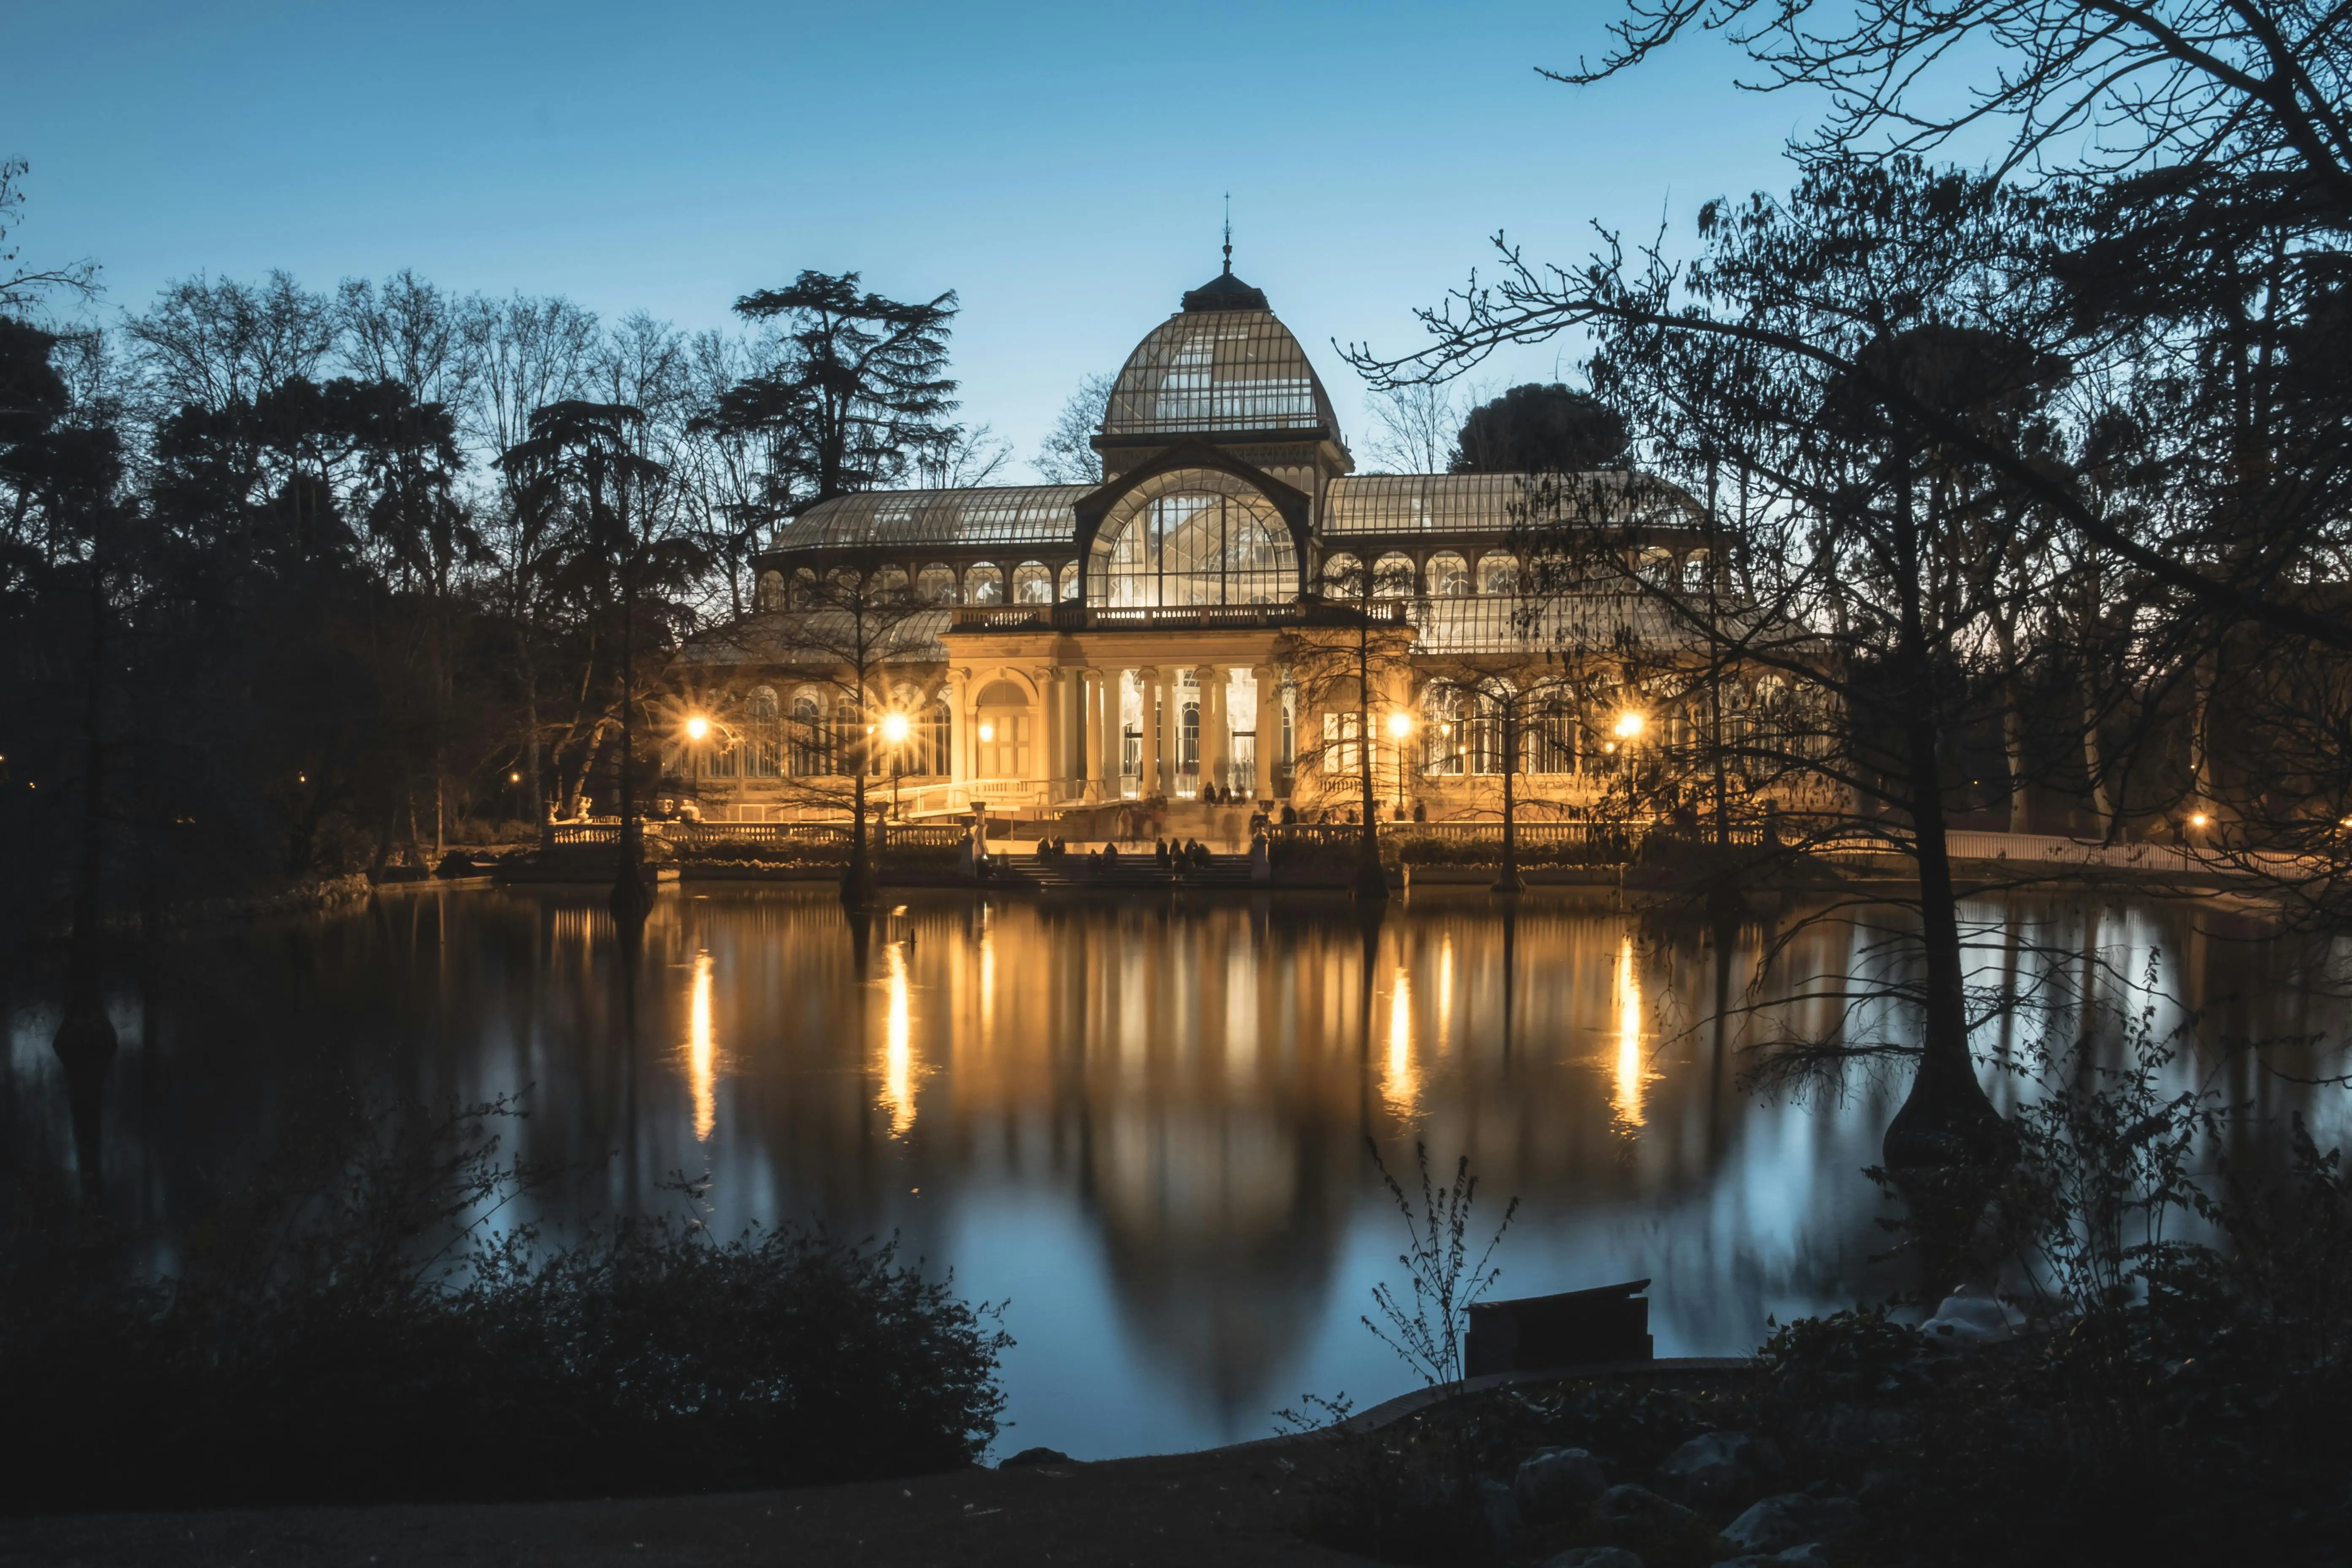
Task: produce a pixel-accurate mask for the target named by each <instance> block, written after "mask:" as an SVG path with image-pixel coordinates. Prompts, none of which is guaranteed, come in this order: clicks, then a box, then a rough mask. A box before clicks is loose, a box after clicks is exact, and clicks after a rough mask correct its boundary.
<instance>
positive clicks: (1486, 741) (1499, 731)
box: [1467, 687, 1514, 777]
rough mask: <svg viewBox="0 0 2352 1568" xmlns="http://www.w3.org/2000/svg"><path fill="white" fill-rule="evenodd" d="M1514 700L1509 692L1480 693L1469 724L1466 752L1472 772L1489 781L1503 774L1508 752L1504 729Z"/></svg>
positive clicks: (1506, 733)
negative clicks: (1475, 709)
mask: <svg viewBox="0 0 2352 1568" xmlns="http://www.w3.org/2000/svg"><path fill="white" fill-rule="evenodd" d="M1512 700H1514V694H1513V693H1511V692H1508V691H1497V690H1495V689H1492V688H1489V687H1481V688H1480V689H1479V690H1478V702H1477V713H1476V716H1475V718H1473V719H1472V720H1471V721H1470V724H1469V730H1470V736H1469V745H1468V748H1467V750H1468V751H1469V753H1470V768H1471V771H1472V772H1474V773H1481V774H1485V775H1486V776H1488V777H1493V776H1496V775H1497V774H1499V773H1502V771H1503V763H1504V761H1505V753H1506V752H1507V751H1508V750H1509V747H1510V741H1511V736H1510V732H1509V731H1508V729H1507V727H1506V720H1507V711H1506V710H1507V707H1508V705H1509V704H1510V703H1511V701H1512Z"/></svg>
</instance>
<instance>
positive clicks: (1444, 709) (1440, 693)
mask: <svg viewBox="0 0 2352 1568" xmlns="http://www.w3.org/2000/svg"><path fill="white" fill-rule="evenodd" d="M1462 708H1463V702H1462V689H1461V688H1460V687H1458V686H1453V685H1449V684H1448V683H1446V682H1444V681H1442V680H1441V681H1438V682H1436V683H1435V684H1433V685H1432V686H1431V687H1430V688H1429V689H1428V690H1426V691H1424V692H1423V693H1422V694H1421V755H1422V762H1421V768H1422V772H1423V773H1429V774H1431V775H1433V776H1434V777H1438V778H1450V777H1453V776H1454V775H1456V774H1458V773H1461V772H1462V752H1463V739H1464V737H1463V733H1462Z"/></svg>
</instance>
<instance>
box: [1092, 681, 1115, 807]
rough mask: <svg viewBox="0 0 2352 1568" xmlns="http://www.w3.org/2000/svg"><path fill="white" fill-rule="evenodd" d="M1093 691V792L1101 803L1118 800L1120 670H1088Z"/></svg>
mask: <svg viewBox="0 0 2352 1568" xmlns="http://www.w3.org/2000/svg"><path fill="white" fill-rule="evenodd" d="M1087 681H1088V683H1089V684H1090V686H1091V687H1092V689H1093V696H1094V709H1093V713H1092V717H1093V720H1094V734H1093V737H1092V739H1093V741H1094V752H1095V763H1094V769H1093V773H1094V786H1095V787H1094V793H1095V796H1096V798H1097V799H1099V800H1116V799H1118V671H1117V670H1115V669H1097V670H1089V671H1088V672H1087Z"/></svg>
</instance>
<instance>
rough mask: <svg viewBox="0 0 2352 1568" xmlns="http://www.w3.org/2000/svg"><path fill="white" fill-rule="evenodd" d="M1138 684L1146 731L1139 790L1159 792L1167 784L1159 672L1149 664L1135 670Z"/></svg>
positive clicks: (1143, 724)
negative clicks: (1162, 765)
mask: <svg viewBox="0 0 2352 1568" xmlns="http://www.w3.org/2000/svg"><path fill="white" fill-rule="evenodd" d="M1135 684H1136V689H1137V691H1138V694H1139V697H1140V698H1141V704H1140V706H1141V709H1142V720H1141V728H1142V730H1143V766H1142V769H1141V773H1142V776H1141V777H1140V778H1139V779H1138V780H1137V781H1136V793H1137V794H1139V795H1157V794H1160V793H1163V792H1165V790H1166V789H1167V787H1168V786H1167V785H1166V784H1163V783H1162V782H1161V781H1160V671H1158V670H1157V669H1154V668H1150V666H1148V665H1147V666H1146V667H1145V668H1141V669H1139V670H1137V671H1136V672H1135Z"/></svg>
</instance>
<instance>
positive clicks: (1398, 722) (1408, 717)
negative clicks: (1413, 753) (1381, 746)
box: [1389, 713, 1412, 741]
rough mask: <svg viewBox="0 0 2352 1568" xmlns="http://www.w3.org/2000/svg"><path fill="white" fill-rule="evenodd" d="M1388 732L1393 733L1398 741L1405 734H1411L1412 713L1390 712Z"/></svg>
mask: <svg viewBox="0 0 2352 1568" xmlns="http://www.w3.org/2000/svg"><path fill="white" fill-rule="evenodd" d="M1389 733H1390V734H1391V735H1394V736H1395V737H1396V738H1397V739H1398V740H1400V741H1402V740H1403V739H1404V738H1405V737H1406V736H1407V735H1410V734H1412V714H1410V713H1391V714H1390V715H1389Z"/></svg>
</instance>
